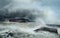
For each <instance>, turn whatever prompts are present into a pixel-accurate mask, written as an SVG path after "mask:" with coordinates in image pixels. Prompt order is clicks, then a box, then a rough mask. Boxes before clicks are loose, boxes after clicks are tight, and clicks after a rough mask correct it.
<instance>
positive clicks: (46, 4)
mask: <svg viewBox="0 0 60 38" xmlns="http://www.w3.org/2000/svg"><path fill="white" fill-rule="evenodd" d="M15 1H17V0H15ZM25 1H27V0H25ZM35 1H36V2H37V4H36V5H35V6H34V5H33V6H34V7H36V6H37V5H38V6H39V7H40V10H42V11H43V12H44V14H45V17H44V18H43V19H44V21H45V22H46V23H51V24H60V0H35ZM10 2H12V1H10V0H0V9H2V8H4V7H5V6H7V5H9V4H10ZM27 2H29V1H27Z"/></svg>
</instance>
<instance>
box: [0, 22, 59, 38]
mask: <svg viewBox="0 0 60 38" xmlns="http://www.w3.org/2000/svg"><path fill="white" fill-rule="evenodd" d="M36 28H37V25H36V23H17V22H4V23H0V38H59V35H58V34H55V33H51V32H48V31H39V32H34V29H36ZM9 33H11V34H12V35H9ZM8 35H9V36H8Z"/></svg>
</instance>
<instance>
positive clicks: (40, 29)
mask: <svg viewBox="0 0 60 38" xmlns="http://www.w3.org/2000/svg"><path fill="white" fill-rule="evenodd" d="M34 31H35V32H38V31H48V32H52V33H56V34H58V32H57V29H55V28H49V27H42V28H39V29H36V30H34Z"/></svg>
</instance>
